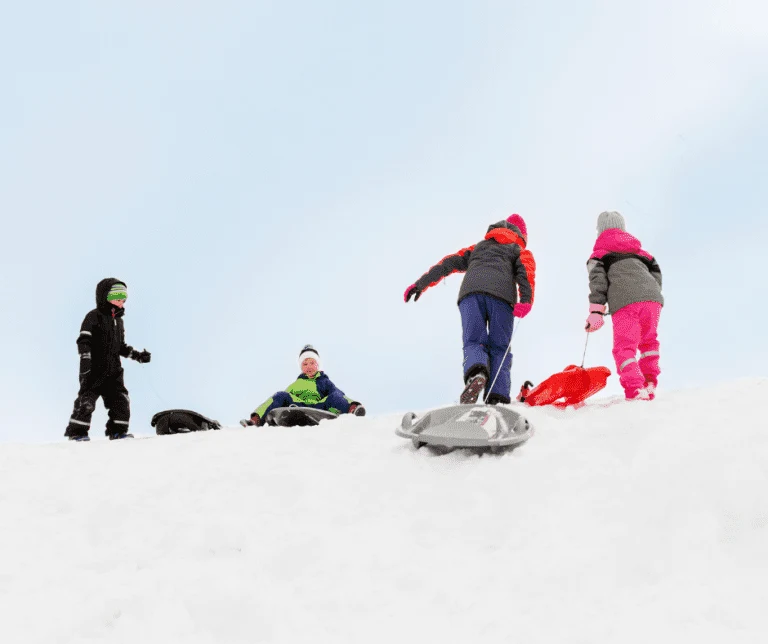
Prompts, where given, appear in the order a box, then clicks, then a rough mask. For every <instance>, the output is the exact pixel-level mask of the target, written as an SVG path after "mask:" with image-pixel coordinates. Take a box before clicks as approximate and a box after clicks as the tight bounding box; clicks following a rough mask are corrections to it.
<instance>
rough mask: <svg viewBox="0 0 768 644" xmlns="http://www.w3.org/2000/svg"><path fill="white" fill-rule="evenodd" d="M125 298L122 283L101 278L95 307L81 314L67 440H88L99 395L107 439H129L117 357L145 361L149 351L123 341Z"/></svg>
mask: <svg viewBox="0 0 768 644" xmlns="http://www.w3.org/2000/svg"><path fill="white" fill-rule="evenodd" d="M127 297H128V290H127V288H126V286H125V282H121V281H120V280H118V279H115V278H114V277H108V278H107V279H103V280H101V281H100V282H99V283H98V285H97V286H96V308H95V309H93V310H92V311H90V312H89V313H88V315H86V316H85V319H84V320H83V324H82V325H81V326H80V335H79V336H78V338H77V350H78V353H79V354H80V391H79V392H78V394H77V398H76V399H75V406H74V410H73V412H72V417H71V418H70V419H69V424H68V425H67V430H66V431H65V432H64V435H65V436H67V437H68V438H69V440H75V441H83V440H90V439H89V438H88V430H89V429H90V427H91V416H92V415H93V411H94V409H95V408H96V400H98V398H99V396H101V398H102V399H103V401H104V406H105V407H106V408H107V412H108V414H109V420H108V421H107V431H106V434H107V436H108V437H109V439H110V440H113V439H116V438H133V435H132V434H129V433H128V421H129V420H130V416H131V409H130V399H129V398H128V390H127V389H126V388H125V385H124V384H123V367H122V364H121V362H120V356H122V357H124V358H131V359H132V360H136V362H141V363H146V362H149V360H150V358H151V354H150V353H149V351H146V350H144V351H136V350H135V349H134V348H133V347H130V346H128V345H127V344H126V343H125V329H124V327H123V315H124V314H125V310H124V309H123V306H124V305H125V300H126V298H127Z"/></svg>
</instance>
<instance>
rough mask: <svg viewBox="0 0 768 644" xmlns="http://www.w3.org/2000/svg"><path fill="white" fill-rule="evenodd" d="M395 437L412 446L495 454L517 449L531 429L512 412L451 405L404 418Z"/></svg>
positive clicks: (522, 417) (494, 408) (494, 407)
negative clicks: (478, 449)
mask: <svg viewBox="0 0 768 644" xmlns="http://www.w3.org/2000/svg"><path fill="white" fill-rule="evenodd" d="M395 433H396V434H397V435H398V436H402V437H403V438H410V439H411V441H413V444H414V446H416V447H417V448H418V447H421V446H422V445H432V446H437V447H481V448H491V450H492V451H496V450H498V449H501V448H505V447H512V446H515V445H520V444H521V443H524V442H525V441H527V440H528V439H529V438H530V437H531V436H533V425H531V424H530V423H529V422H528V420H527V419H526V418H525V417H524V416H522V415H521V414H519V413H518V412H516V411H513V410H512V409H508V408H507V407H502V406H492V405H454V406H453V407H445V408H444V409H435V410H433V411H430V412H427V413H426V415H424V416H422V417H421V418H419V419H417V418H416V414H414V413H413V412H408V413H407V414H406V415H405V416H403V420H402V423H401V424H400V427H398V428H397V429H396V430H395Z"/></svg>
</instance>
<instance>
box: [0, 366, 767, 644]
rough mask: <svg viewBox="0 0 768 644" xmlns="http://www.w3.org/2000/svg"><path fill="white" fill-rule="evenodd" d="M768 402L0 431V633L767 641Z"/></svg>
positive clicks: (760, 387)
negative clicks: (113, 432)
mask: <svg viewBox="0 0 768 644" xmlns="http://www.w3.org/2000/svg"><path fill="white" fill-rule="evenodd" d="M766 396H768V379H759V380H749V381H743V382H737V383H731V384H728V385H726V386H723V387H719V388H716V389H706V390H695V391H683V392H672V393H662V394H661V395H660V397H659V399H657V400H656V401H655V402H652V403H643V402H638V403H626V404H619V405H616V406H613V407H608V408H596V407H592V408H590V407H587V408H585V409H581V410H578V411H575V412H573V411H567V412H562V411H558V410H555V409H528V410H527V411H526V414H527V416H528V417H529V418H530V420H531V421H532V422H533V423H534V424H535V426H536V430H537V431H536V435H535V436H534V437H533V438H532V439H531V441H530V442H529V443H528V444H527V445H525V446H523V447H521V448H519V449H518V450H516V451H514V452H512V453H508V454H502V455H486V456H482V457H478V456H477V455H473V454H471V453H467V452H461V451H457V452H453V453H450V454H447V455H436V454H434V453H431V452H429V451H427V450H424V449H422V450H419V451H416V450H414V448H413V447H412V446H411V444H410V443H409V442H408V441H405V440H403V439H400V438H398V437H396V436H395V435H394V427H395V425H396V424H397V423H398V422H399V420H400V416H401V415H399V414H398V415H392V416H387V417H379V418H341V419H339V420H338V421H334V422H332V423H325V424H324V425H321V426H320V427H318V428H294V429H280V428H258V429H256V428H249V429H243V428H240V427H237V428H224V429H223V430H221V431H220V432H208V433H201V434H195V435H188V436H169V437H153V438H150V439H147V440H137V441H133V442H130V441H123V442H118V443H109V442H108V441H92V442H91V443H87V444H72V443H65V442H61V443H56V444H49V445H2V446H0V517H2V520H3V529H2V530H1V531H0V551H1V552H2V553H3V554H2V559H3V564H2V567H0V606H2V608H3V615H4V616H3V619H2V621H1V622H0V637H1V638H2V640H3V641H4V642H9V643H16V642H25V643H26V642H40V643H46V644H49V643H52V642H56V643H70V642H71V643H74V642H132V643H147V642H165V643H169V642H184V643H186V644H192V643H197V642H311V643H317V642H332V643H336V644H338V643H340V642H361V643H362V642H387V643H393V642H441V643H444V642H470V641H477V642H484V643H487V642H525V643H526V644H535V643H538V642H547V643H549V642H558V643H559V642H566V643H602V642H605V643H612V644H613V643H626V642H632V643H634V642H638V643H640V642H643V643H647V642H649V641H653V640H656V641H663V642H666V641H669V642H679V643H683V642H697V644H701V643H703V642H728V643H729V644H736V643H744V644H754V643H756V642H759V641H765V638H766V637H768V621H767V620H766V618H765V617H764V611H765V605H764V604H765V599H764V596H765V593H764V590H765V583H766V579H768V547H767V546H766V544H768V421H766V419H765V416H764V413H763V410H764V408H765V407H764V400H765V398H766ZM93 435H94V436H96V432H95V431H94V432H93Z"/></svg>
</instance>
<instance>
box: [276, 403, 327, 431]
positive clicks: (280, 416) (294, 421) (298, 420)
mask: <svg viewBox="0 0 768 644" xmlns="http://www.w3.org/2000/svg"><path fill="white" fill-rule="evenodd" d="M337 417H338V414H334V413H333V412H332V411H325V410H324V409H314V408H312V407H276V408H275V409H273V410H272V411H271V412H269V413H268V414H267V416H266V418H265V419H264V422H265V423H266V424H267V425H272V426H276V425H279V426H280V427H297V426H298V427H307V426H314V425H317V424H319V423H320V421H321V420H332V419H334V418H337Z"/></svg>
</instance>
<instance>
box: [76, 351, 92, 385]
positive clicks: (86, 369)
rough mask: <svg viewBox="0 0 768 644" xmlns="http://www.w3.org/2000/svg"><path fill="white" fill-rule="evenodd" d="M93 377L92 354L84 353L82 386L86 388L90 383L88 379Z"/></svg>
mask: <svg viewBox="0 0 768 644" xmlns="http://www.w3.org/2000/svg"><path fill="white" fill-rule="evenodd" d="M90 375H91V354H90V353H83V354H81V355H80V376H79V378H80V386H81V387H82V386H84V385H85V383H86V382H88V378H89V377H90Z"/></svg>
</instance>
